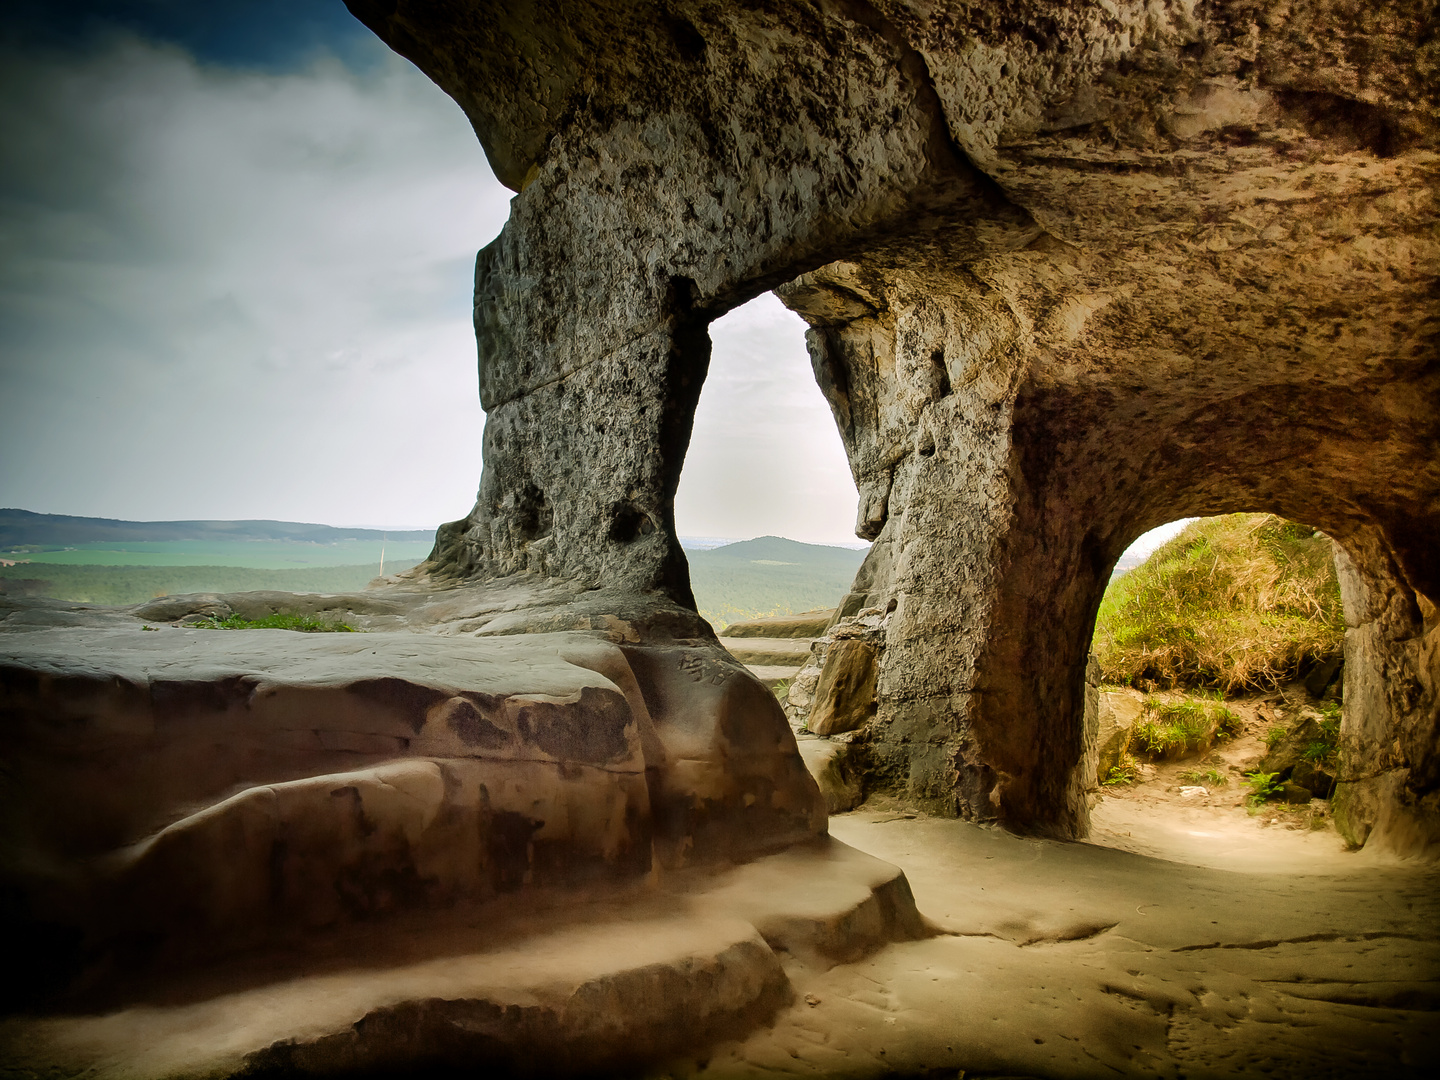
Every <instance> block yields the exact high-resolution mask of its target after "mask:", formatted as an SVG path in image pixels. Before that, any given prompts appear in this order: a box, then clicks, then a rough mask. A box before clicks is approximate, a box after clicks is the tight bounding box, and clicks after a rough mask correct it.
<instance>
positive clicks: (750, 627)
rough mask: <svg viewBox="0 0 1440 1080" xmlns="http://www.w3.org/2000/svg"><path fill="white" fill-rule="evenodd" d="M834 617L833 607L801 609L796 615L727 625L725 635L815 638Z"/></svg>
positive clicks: (774, 616) (776, 616) (734, 636)
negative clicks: (813, 609)
mask: <svg viewBox="0 0 1440 1080" xmlns="http://www.w3.org/2000/svg"><path fill="white" fill-rule="evenodd" d="M834 617H835V609H834V608H819V609H817V610H815V611H802V612H800V613H799V614H798V615H769V616H766V617H765V618H763V619H745V620H743V621H741V622H733V623H731V624H730V625H729V626H727V627H726V628H725V637H727V638H817V637H819V636H820V635H821V634H823V633H825V628H826V627H828V626H829V625H830V621H831V620H832V619H833V618H834ZM731 651H732V652H733V651H734V650H733V649H732V650H731Z"/></svg>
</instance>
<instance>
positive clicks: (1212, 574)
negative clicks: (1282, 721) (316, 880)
mask: <svg viewBox="0 0 1440 1080" xmlns="http://www.w3.org/2000/svg"><path fill="white" fill-rule="evenodd" d="M1344 633H1345V623H1344V617H1343V614H1342V612H1341V607H1340V586H1339V583H1338V582H1337V580H1336V578H1335V568H1334V564H1333V562H1332V548H1331V543H1330V540H1329V539H1328V538H1327V537H1325V536H1324V535H1323V534H1320V533H1316V532H1314V531H1313V530H1311V529H1310V528H1309V527H1308V526H1305V525H1299V524H1296V523H1295V522H1290V521H1285V520H1283V519H1281V518H1278V517H1275V516H1274V515H1273V514H1230V515H1227V516H1224V517H1216V518H1204V519H1201V520H1199V521H1195V522H1192V523H1191V524H1190V525H1189V526H1187V527H1186V528H1185V530H1184V531H1183V532H1181V533H1180V535H1179V536H1177V537H1175V538H1174V539H1173V540H1171V541H1170V542H1169V543H1167V544H1165V545H1163V546H1162V547H1160V548H1159V549H1158V550H1156V551H1155V553H1154V554H1153V555H1151V556H1150V558H1149V559H1147V560H1146V561H1145V563H1144V564H1143V565H1142V566H1140V567H1138V568H1136V569H1134V570H1131V571H1130V572H1129V573H1127V574H1124V575H1123V576H1121V577H1119V578H1116V579H1115V580H1114V581H1113V582H1112V583H1111V585H1110V587H1109V588H1108V589H1107V590H1106V592H1105V598H1104V600H1103V601H1102V603H1101V605H1100V614H1099V617H1098V619H1097V620H1096V624H1095V655H1096V657H1097V658H1098V660H1099V662H1100V669H1101V678H1102V679H1103V680H1104V681H1105V682H1107V683H1121V684H1124V685H1129V686H1140V687H1142V688H1155V687H1174V686H1188V687H1206V688H1213V689H1219V690H1222V691H1226V692H1233V691H1242V690H1251V691H1254V690H1263V689H1267V688H1271V687H1274V686H1276V685H1278V684H1279V683H1281V682H1283V681H1285V680H1288V679H1293V678H1295V677H1297V676H1298V674H1299V672H1300V670H1301V669H1302V668H1303V667H1305V666H1307V665H1309V664H1312V663H1314V662H1317V661H1318V660H1320V659H1322V658H1325V657H1329V656H1332V655H1334V654H1335V653H1336V652H1338V651H1339V649H1340V647H1341V643H1342V641H1343V639H1344Z"/></svg>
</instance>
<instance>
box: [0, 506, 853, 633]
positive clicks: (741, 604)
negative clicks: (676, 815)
mask: <svg viewBox="0 0 1440 1080" xmlns="http://www.w3.org/2000/svg"><path fill="white" fill-rule="evenodd" d="M382 536H383V537H384V538H385V540H384V545H383V546H384V550H385V553H386V558H385V569H386V570H387V571H388V572H390V573H395V572H396V571H398V570H401V569H404V568H407V567H410V566H414V565H415V563H416V562H418V561H419V560H420V559H423V558H424V557H425V556H426V554H428V552H429V551H430V546H431V544H432V543H433V541H434V534H433V533H431V532H430V531H428V530H414V531H403V532H391V533H382V532H381V531H380V530H378V529H337V528H334V527H333V526H330V525H306V524H301V523H298V522H293V521H119V520H115V519H112V518H85V517H69V516H66V515H62V514H35V513H31V512H29V511H27V510H0V555H3V556H5V561H6V562H9V561H13V562H14V563H15V564H16V565H4V564H0V594H5V593H8V594H9V595H12V596H15V595H21V596H50V597H54V598H56V599H63V600H85V601H89V602H91V603H101V604H128V603H136V602H138V601H140V600H147V599H149V598H150V597H152V596H155V595H159V594H164V593H176V592H239V591H243V590H246V589H282V590H289V591H296V592H308V591H317V592H337V591H348V590H353V589H361V588H364V586H365V584H366V583H367V582H368V581H370V579H371V578H373V577H374V576H375V575H376V574H377V573H379V558H380V553H381V547H382V543H381V539H382ZM702 542H705V541H702ZM865 555H866V551H865V550H856V549H853V548H843V547H830V546H827V545H824V544H802V543H800V542H798V541H796V540H786V539H784V538H783V537H779V536H760V537H757V538H755V539H754V540H742V541H739V542H735V543H724V544H723V546H719V547H712V548H709V549H707V550H695V549H694V548H691V549H689V550H687V551H686V557H687V558H688V559H689V562H690V580H691V583H692V584H693V586H694V589H695V599H696V602H697V606H698V607H699V608H700V613H701V614H702V615H704V616H705V618H707V619H709V620H710V621H711V622H712V623H714V624H716V625H717V626H724V625H726V624H728V623H732V622H736V621H738V620H740V619H749V618H754V617H756V616H760V615H775V614H783V613H786V612H799V611H810V610H813V609H814V608H824V607H833V606H834V605H835V604H836V603H838V602H839V600H840V599H841V597H843V596H844V595H845V593H847V592H848V591H849V590H850V583H851V582H852V581H853V580H854V579H855V573H856V571H857V570H859V569H860V564H861V563H862V562H864V561H865Z"/></svg>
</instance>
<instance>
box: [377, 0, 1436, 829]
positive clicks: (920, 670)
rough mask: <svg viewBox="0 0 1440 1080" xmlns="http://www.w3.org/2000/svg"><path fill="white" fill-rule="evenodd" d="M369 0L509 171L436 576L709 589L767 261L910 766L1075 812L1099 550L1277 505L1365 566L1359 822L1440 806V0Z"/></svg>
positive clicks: (1355, 732)
mask: <svg viewBox="0 0 1440 1080" xmlns="http://www.w3.org/2000/svg"><path fill="white" fill-rule="evenodd" d="M350 6H351V8H352V10H354V11H355V12H356V14H357V15H358V16H359V17H360V18H361V19H362V20H363V21H365V22H366V23H367V24H368V25H370V26H371V27H372V28H373V29H374V30H375V31H376V32H377V33H378V34H379V35H380V36H381V37H382V38H383V39H384V40H386V41H387V42H388V43H390V44H391V45H392V47H394V48H395V49H397V50H398V51H399V52H401V53H403V54H404V55H406V56H408V57H410V58H411V59H412V60H414V61H415V62H416V63H417V64H418V65H419V66H420V67H421V69H422V70H424V71H426V72H427V73H428V74H430V75H431V77H432V78H434V79H435V80H436V81H437V82H438V83H439V84H440V85H441V86H442V87H444V88H445V89H446V90H447V91H448V92H449V93H450V94H451V95H452V96H453V97H454V98H455V99H456V100H457V101H458V102H459V103H460V104H461V106H462V107H463V108H464V109H465V110H466V112H467V114H468V115H469V117H470V119H471V121H472V123H473V124H474V126H475V129H476V131H477V133H478V134H479V136H480V139H481V142H482V143H483V144H484V146H485V148H486V152H487V154H488V155H489V156H490V159H491V161H492V163H493V164H494V165H495V168H496V171H497V175H499V176H500V178H501V179H502V180H503V181H504V182H505V183H507V184H509V185H511V186H512V187H513V188H515V189H516V190H517V192H519V194H518V195H517V196H516V198H515V200H514V201H513V203H512V213H511V217H510V220H509V223H508V224H507V225H506V227H505V230H504V232H503V233H502V234H501V236H500V237H499V238H498V239H497V240H496V241H495V242H494V243H492V244H491V245H490V246H489V247H487V248H486V249H485V250H484V251H482V252H481V253H480V257H479V260H478V262H477V267H476V291H475V316H476V330H477V337H478V340H479V352H480V384H481V395H482V399H483V402H484V404H485V407H486V410H487V414H488V419H487V426H486V431H485V445H484V451H485V461H486V467H485V472H484V475H483V477H482V480H481V487H480V493H479V498H478V501H477V503H476V506H475V508H474V510H473V511H472V512H471V513H470V515H468V516H467V517H466V518H465V519H464V520H463V521H460V522H456V523H453V524H452V525H449V526H446V527H445V528H444V529H442V530H441V533H440V536H439V537H438V539H437V545H436V549H435V552H434V554H433V556H432V559H431V561H430V563H429V567H428V571H427V572H428V573H429V574H431V575H432V576H434V577H436V578H444V577H455V578H476V577H478V578H496V577H501V576H504V575H510V574H530V575H535V576H536V577H537V578H545V577H559V578H564V579H566V580H568V581H572V582H575V583H577V584H579V585H581V586H584V585H599V584H602V583H603V584H605V585H607V586H611V587H614V588H616V589H618V590H621V591H635V592H644V591H647V590H656V591H659V592H661V593H664V594H666V595H668V596H669V597H671V598H673V599H674V600H676V601H677V602H679V603H682V604H688V603H689V602H690V599H691V598H690V593H689V589H688V585H687V582H686V572H685V559H684V555H683V553H682V551H681V550H680V547H679V544H678V541H677V540H676V538H675V536H674V524H673V496H674V492H675V486H676V484H677V482H678V478H679V474H680V469H681V467H682V464H683V459H684V454H685V449H686V445H687V443H688V439H689V432H690V428H691V420H692V416H693V411H694V408H695V403H696V401H697V399H698V395H699V391H700V385H701V382H702V380H703V379H704V376H705V371H706V367H707V364H708V358H709V341H708V337H707V334H706V329H705V328H706V326H707V324H708V323H709V321H711V320H712V319H713V318H715V317H716V316H718V315H719V314H721V313H723V312H724V311H726V310H728V309H730V308H732V307H734V306H735V305H737V304H739V303H741V302H743V301H744V300H746V299H748V298H749V297H751V296H753V295H755V294H757V293H759V292H761V291H763V290H765V289H771V288H776V287H777V286H778V287H779V288H778V292H779V294H780V295H781V297H782V299H784V301H785V302H786V303H787V304H789V305H790V306H791V307H792V308H793V309H794V310H796V311H798V312H799V313H800V314H801V315H803V316H804V317H805V318H806V319H807V321H808V322H809V323H810V325H811V331H810V335H809V341H810V349H811V357H812V361H813V365H814V369H815V374H816V378H817V381H818V382H819V384H820V387H821V389H822V391H823V392H824V393H825V395H826V396H827V398H828V399H829V401H830V404H831V406H832V409H833V411H834V414H835V417H836V421H837V424H838V425H839V428H840V432H841V436H842V439H843V440H844V443H845V446H846V449H847V452H848V454H849V457H850V462H851V467H852V471H853V473H854V476H855V479H856V483H857V486H858V489H859V494H860V498H859V507H858V513H857V532H858V533H859V534H860V535H861V536H863V537H866V538H873V539H874V541H875V543H874V547H873V548H872V551H871V554H870V557H869V558H868V559H867V561H866V564H865V566H864V567H863V568H862V570H861V572H860V575H859V576H858V577H857V580H856V584H855V587H854V589H853V590H852V593H851V595H850V596H848V597H847V598H846V600H845V601H844V603H843V604H842V605H841V613H842V615H850V614H853V613H855V612H857V611H859V610H862V609H864V608H866V607H873V606H879V607H882V608H886V609H889V608H891V607H892V606H893V609H894V612H893V616H892V618H891V621H890V623H889V626H888V628H887V632H886V638H885V649H884V652H883V654H882V656H881V658H880V666H879V675H878V690H877V695H878V700H877V714H876V717H875V719H874V721H873V722H872V723H871V724H870V725H869V728H868V730H869V732H870V735H869V738H870V742H871V746H872V749H873V752H874V754H875V756H876V757H875V760H876V761H877V762H879V763H880V764H881V765H883V772H884V775H886V776H887V777H889V778H890V780H889V781H888V782H889V783H890V784H891V785H892V786H893V787H894V789H895V790H896V791H897V792H900V793H902V794H905V795H907V796H909V797H911V798H914V799H917V800H920V801H923V802H925V803H926V804H927V805H931V806H937V807H948V808H949V810H950V812H953V813H958V814H962V815H965V816H968V817H972V818H975V819H977V820H999V821H1003V822H1004V823H1006V824H1008V825H1010V826H1011V827H1014V828H1020V829H1026V830H1032V831H1038V832H1044V833H1053V834H1056V835H1062V836H1077V835H1082V834H1083V833H1084V831H1085V829H1086V813H1087V811H1086V804H1085V797H1084V790H1085V788H1086V787H1087V786H1088V785H1089V784H1090V782H1091V781H1090V779H1089V776H1088V773H1089V772H1090V770H1089V768H1088V766H1087V763H1086V762H1085V761H1084V760H1083V758H1084V756H1085V755H1084V743H1085V731H1084V700H1085V697H1086V693H1087V690H1086V681H1085V667H1086V656H1087V651H1088V641H1089V635H1090V630H1091V626H1092V623H1093V619H1094V615H1095V611H1096V607H1097V605H1098V603H1099V600H1100V596H1101V594H1102V592H1103V589H1104V586H1105V583H1106V581H1107V579H1108V576H1109V571H1110V568H1111V567H1112V566H1113V565H1114V563H1115V561H1116V558H1117V557H1118V556H1119V554H1120V552H1121V551H1123V550H1124V548H1125V547H1126V546H1127V545H1128V544H1129V543H1130V541H1131V540H1133V539H1134V538H1135V537H1136V536H1138V535H1139V534H1141V533H1142V532H1144V531H1146V530H1147V529H1149V528H1152V527H1154V526H1157V525H1160V524H1163V523H1165V522H1167V521H1170V520H1173V519H1175V518H1177V517H1181V516H1187V515H1198V514H1211V513H1220V512H1226V511H1232V510H1258V509H1265V510H1270V511H1273V512H1275V513H1278V514H1281V515H1283V516H1284V517H1287V518H1291V519H1296V520H1300V521H1304V522H1307V523H1309V524H1312V525H1314V526H1316V527H1318V528H1321V529H1323V530H1325V531H1326V532H1327V533H1329V534H1330V535H1331V536H1333V537H1334V538H1335V539H1336V540H1337V542H1338V543H1339V544H1340V545H1341V546H1342V547H1343V548H1344V550H1345V551H1346V552H1347V557H1348V558H1350V559H1351V560H1353V562H1354V564H1355V567H1356V575H1357V581H1358V582H1359V587H1360V590H1361V594H1362V597H1363V599H1362V601H1361V602H1360V603H1359V606H1357V607H1356V609H1355V610H1356V612H1357V614H1356V617H1355V623H1354V629H1353V631H1352V634H1351V636H1352V638H1354V643H1353V644H1352V645H1349V646H1347V656H1346V663H1345V680H1346V691H1345V696H1346V700H1347V717H1346V721H1345V731H1346V736H1345V738H1346V743H1345V745H1346V750H1345V752H1344V754H1345V757H1344V760H1345V761H1346V762H1348V763H1349V764H1347V765H1346V766H1345V769H1348V770H1349V772H1348V774H1347V775H1346V776H1345V777H1342V780H1341V799H1342V802H1344V801H1345V800H1348V802H1345V805H1346V806H1348V809H1347V810H1346V814H1347V818H1346V820H1347V821H1348V822H1349V823H1350V824H1349V825H1348V826H1347V827H1348V828H1349V829H1350V830H1351V834H1352V835H1353V836H1355V837H1357V838H1360V839H1363V838H1364V837H1365V836H1369V835H1372V834H1373V836H1374V842H1379V843H1385V844H1390V845H1392V846H1396V845H1399V846H1403V847H1405V848H1406V849H1407V850H1419V849H1423V848H1424V847H1426V845H1428V844H1430V843H1431V842H1432V841H1433V840H1434V839H1435V838H1436V837H1440V823H1437V822H1440V819H1437V816H1436V812H1435V809H1436V802H1435V800H1436V799H1437V798H1440V743H1437V740H1436V736H1435V733H1436V730H1437V707H1436V702H1437V700H1440V698H1437V691H1436V686H1437V679H1436V672H1437V659H1436V649H1435V648H1434V647H1433V641H1432V637H1433V628H1432V627H1431V625H1430V624H1429V623H1427V621H1426V620H1425V618H1424V617H1422V616H1421V614H1420V612H1421V610H1422V608H1424V609H1425V610H1433V608H1426V607H1425V605H1427V604H1429V603H1430V602H1431V601H1433V600H1434V599H1435V598H1436V597H1437V596H1440V565H1437V562H1436V560H1435V555H1434V552H1435V545H1434V537H1435V536H1436V535H1440V509H1437V508H1440V460H1437V455H1436V454H1435V446H1436V445H1437V444H1440V364H1437V358H1436V349H1435V342H1436V341H1437V337H1440V335H1437V330H1440V324H1437V318H1440V315H1437V311H1436V306H1435V304H1434V295H1435V290H1436V283H1437V277H1440V240H1437V235H1440V233H1437V231H1436V220H1437V203H1436V198H1435V192H1436V190H1437V186H1440V185H1437V163H1440V155H1437V149H1440V123H1437V103H1440V84H1437V76H1436V72H1437V70H1440V69H1437V67H1436V64H1435V63H1434V55H1433V53H1434V32H1433V22H1434V12H1433V10H1432V6H1431V5H1429V4H1428V3H1427V2H1424V0H1397V2H1395V3H1390V4H1385V5H1382V6H1381V7H1379V8H1373V9H1372V8H1367V7H1356V6H1354V5H1348V4H1342V3H1339V2H1336V0H1321V2H1320V3H1318V4H1307V5H1299V6H1296V5H1293V4H1290V3H1288V2H1285V0H1258V2H1256V3H1249V4H1243V5H1238V6H1237V5H1233V4H1232V5H1220V6H1208V7H1205V6H1201V7H1197V6H1196V5H1194V4H1191V3H1187V2H1161V3H1149V2H1146V3H1141V2H1140V0H1122V2H1119V3H1110V2H1108V0H1105V2H1091V0H1057V2H1048V3H1047V2H1038V0H1037V2H1031V3H1024V4H1020V5H1018V6H1017V5H1009V6H1006V7H1005V8H1004V10H1003V11H1000V10H998V9H996V8H995V7H994V6H993V5H976V4H970V3H966V2H961V0H942V2H938V3H927V4H918V3H912V2H909V0H883V2H876V3H870V4H861V5H854V4H848V3H832V2H830V0H805V2H797V3H794V4H786V5H783V6H781V7H774V6H766V5H753V4H745V5H741V4H724V3H721V4H713V3H700V2H698V0H693V2H692V0H667V2H664V3H661V2H658V0H657V2H653V3H652V2H645V3H624V4H621V3H611V2H606V3H599V4H595V3H585V4H581V3H568V2H564V0H561V2H557V3H555V4H553V5H550V6H548V7H546V8H545V9H544V10H543V11H541V10H538V9H533V8H529V7H527V8H524V9H523V11H522V10H520V9H515V8H512V7H511V6H509V5H505V4H500V3H497V2H489V0H464V2H460V3H453V4H445V5H434V4H428V3H420V2H419V0H350ZM578 252H584V253H585V257H584V258H580V257H577V253H578ZM1352 684H1353V686H1354V691H1353V693H1352ZM1367 687H1369V689H1367ZM1352 698H1358V699H1360V700H1363V701H1366V702H1370V703H1371V704H1370V705H1366V706H1364V709H1363V710H1362V711H1363V715H1362V714H1360V713H1357V714H1355V715H1354V716H1351V715H1350V710H1351V706H1350V704H1349V703H1350V702H1351V700H1352ZM1372 706H1373V708H1372ZM1382 746H1384V747H1388V748H1389V749H1387V750H1386V751H1385V752H1384V755H1381V756H1377V754H1376V753H1372V752H1371V751H1372V750H1375V749H1376V748H1379V747H1382ZM1345 769H1342V772H1344V771H1345ZM1417 845H1418V847H1417Z"/></svg>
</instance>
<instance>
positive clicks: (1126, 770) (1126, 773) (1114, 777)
mask: <svg viewBox="0 0 1440 1080" xmlns="http://www.w3.org/2000/svg"><path fill="white" fill-rule="evenodd" d="M1139 776H1140V765H1139V763H1138V762H1137V761H1136V760H1135V759H1134V758H1133V757H1131V756H1130V751H1128V750H1122V751H1121V752H1120V760H1119V761H1117V762H1116V763H1115V764H1114V765H1112V766H1110V771H1109V772H1108V773H1106V774H1105V779H1104V780H1102V781H1100V782H1101V783H1102V784H1104V785H1105V786H1106V787H1115V786H1116V785H1117V784H1133V783H1134V782H1135V781H1136V780H1137V779H1138V778H1139Z"/></svg>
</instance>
